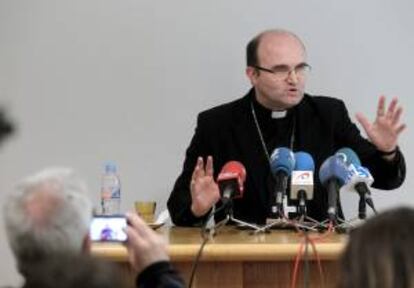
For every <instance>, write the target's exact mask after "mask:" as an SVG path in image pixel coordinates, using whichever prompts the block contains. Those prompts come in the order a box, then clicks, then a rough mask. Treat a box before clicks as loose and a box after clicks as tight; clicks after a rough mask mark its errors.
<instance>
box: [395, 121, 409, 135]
mask: <svg viewBox="0 0 414 288" xmlns="http://www.w3.org/2000/svg"><path fill="white" fill-rule="evenodd" d="M406 127H407V125H405V124H401V125H400V126H399V127H398V128H397V135H399V134H400V133H401V132H402V131H404V130H405V128H406Z"/></svg>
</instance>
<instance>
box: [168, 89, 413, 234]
mask: <svg viewBox="0 0 414 288" xmlns="http://www.w3.org/2000/svg"><path fill="white" fill-rule="evenodd" d="M254 97H255V96H254V90H253V89H252V90H251V91H250V92H249V93H248V94H247V95H246V96H245V97H243V98H241V99H238V100H236V101H233V102H230V103H227V104H224V105H221V106H217V107H214V108H212V109H209V110H207V111H204V112H202V113H200V114H199V116H198V121H197V127H196V130H195V134H194V136H193V138H192V140H191V143H190V146H189V147H188V149H187V152H186V158H185V161H184V165H183V170H182V172H181V175H180V176H179V177H178V179H177V181H176V183H175V186H174V189H173V191H172V193H171V195H170V198H169V200H168V203H167V206H168V209H169V212H170V215H171V218H172V221H173V222H174V223H175V224H176V225H184V226H189V225H196V224H200V223H201V222H202V220H203V219H204V217H201V218H197V217H194V215H193V214H192V213H191V210H190V206H191V194H190V191H189V187H190V180H191V175H192V172H193V169H194V167H195V164H196V160H197V157H198V156H202V157H207V156H208V155H212V156H213V161H214V173H215V176H217V174H218V173H219V172H220V169H221V167H222V166H223V165H224V164H225V163H226V162H228V161H230V160H238V161H240V162H241V163H243V164H244V165H245V167H246V171H247V179H246V182H245V192H244V196H243V198H242V199H238V200H235V201H234V209H233V210H234V216H235V217H236V218H238V219H241V220H245V221H248V222H253V223H259V224H262V223H264V222H265V220H266V218H267V216H268V211H269V195H270V193H271V189H269V185H268V183H269V176H270V173H271V172H270V167H269V163H268V160H267V157H266V155H265V153H264V151H263V147H262V144H261V142H260V138H259V134H258V131H257V128H256V126H255V123H254V119H253V115H252V112H251V104H250V103H251V101H253V99H254ZM294 110H295V111H294V114H293V115H294V117H295V122H296V128H295V142H294V147H293V150H294V152H296V151H305V152H308V153H310V154H311V155H312V157H313V158H314V161H315V171H316V173H315V174H316V175H317V172H318V171H319V167H320V165H321V164H322V162H323V161H324V160H325V159H326V158H328V157H329V156H331V155H333V154H334V153H335V152H336V151H337V150H338V149H340V148H343V147H349V148H351V149H353V150H354V151H355V152H356V153H357V154H358V156H359V157H360V159H361V162H362V165H363V166H365V167H367V168H368V169H369V170H370V171H371V173H372V175H373V177H374V179H375V182H374V184H373V186H374V187H375V188H380V189H394V188H397V187H398V186H400V185H401V184H402V182H403V181H404V179H405V163H404V158H403V156H402V154H401V152H399V151H398V153H397V157H396V158H395V160H394V161H392V162H387V161H385V160H383V159H382V157H381V156H380V155H379V154H378V151H377V149H376V148H375V147H374V146H373V145H372V144H371V143H369V142H368V141H367V140H366V139H364V138H363V137H361V135H360V132H359V130H358V128H357V127H356V126H355V124H353V123H352V122H351V120H350V119H349V116H348V112H347V110H346V108H345V105H344V103H343V102H342V101H341V100H338V99H334V98H330V97H322V96H310V95H307V94H305V96H304V98H303V100H302V101H301V102H300V103H299V104H298V105H297V106H296V107H295V108H294ZM270 178H271V177H270ZM318 178H319V177H317V176H316V177H315V185H316V186H315V193H314V199H313V200H312V201H309V203H308V205H307V207H308V215H309V216H310V217H313V218H315V219H317V220H323V219H325V218H326V211H327V193H326V190H325V189H324V188H323V187H322V186H321V184H320V182H319V179H318Z"/></svg>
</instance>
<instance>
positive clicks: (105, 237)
mask: <svg viewBox="0 0 414 288" xmlns="http://www.w3.org/2000/svg"><path fill="white" fill-rule="evenodd" d="M126 227H127V221H126V219H125V217H123V216H95V217H94V218H93V219H92V223H91V226H90V231H89V237H90V238H91V240H92V241H100V242H125V241H126V240H127V235H126V233H125V231H124V229H125V228H126Z"/></svg>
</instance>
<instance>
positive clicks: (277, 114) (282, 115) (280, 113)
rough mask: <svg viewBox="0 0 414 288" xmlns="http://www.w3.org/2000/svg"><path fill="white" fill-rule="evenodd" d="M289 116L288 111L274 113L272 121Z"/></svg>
mask: <svg viewBox="0 0 414 288" xmlns="http://www.w3.org/2000/svg"><path fill="white" fill-rule="evenodd" d="M286 115H287V111H286V110H284V111H272V119H279V118H284V117H286Z"/></svg>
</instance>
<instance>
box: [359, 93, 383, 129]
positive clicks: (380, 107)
mask: <svg viewBox="0 0 414 288" xmlns="http://www.w3.org/2000/svg"><path fill="white" fill-rule="evenodd" d="M384 115H385V96H383V95H381V96H380V98H379V100H378V107H377V117H382V116H384ZM361 124H362V123H361Z"/></svg>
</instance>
